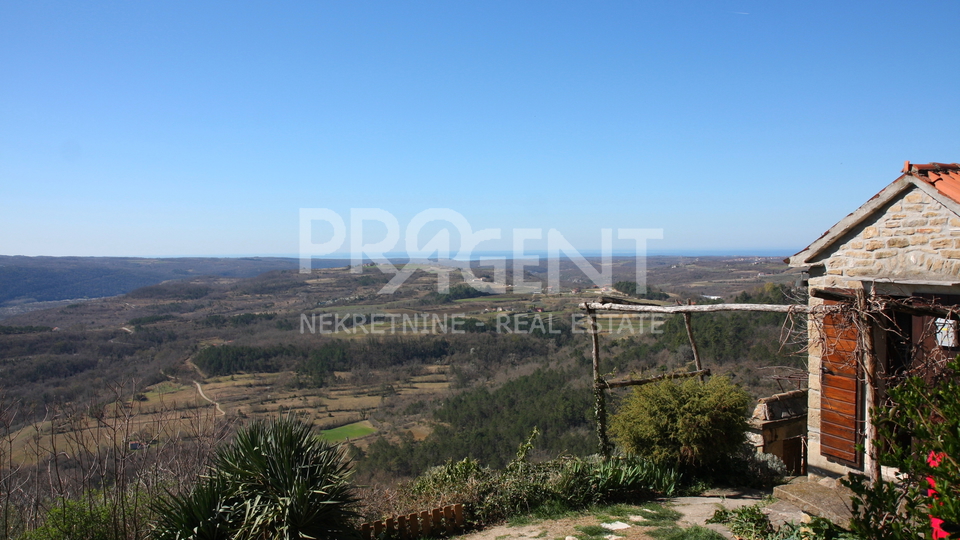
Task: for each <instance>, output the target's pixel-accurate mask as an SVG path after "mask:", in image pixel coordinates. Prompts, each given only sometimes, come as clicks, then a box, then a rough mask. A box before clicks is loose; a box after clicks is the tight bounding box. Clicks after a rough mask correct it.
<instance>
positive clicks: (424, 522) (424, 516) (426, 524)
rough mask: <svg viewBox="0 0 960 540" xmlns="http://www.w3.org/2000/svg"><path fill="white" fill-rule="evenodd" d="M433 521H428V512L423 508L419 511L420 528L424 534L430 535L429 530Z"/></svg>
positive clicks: (431, 528)
mask: <svg viewBox="0 0 960 540" xmlns="http://www.w3.org/2000/svg"><path fill="white" fill-rule="evenodd" d="M432 525H433V523H431V522H430V512H428V511H426V510H424V511H423V512H420V530H421V531H423V535H424V536H430V531H431V530H433V527H432Z"/></svg>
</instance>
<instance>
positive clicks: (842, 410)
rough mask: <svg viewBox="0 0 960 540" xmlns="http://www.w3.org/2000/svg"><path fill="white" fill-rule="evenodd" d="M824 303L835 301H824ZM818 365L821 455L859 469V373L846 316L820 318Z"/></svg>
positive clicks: (854, 330)
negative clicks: (821, 325)
mask: <svg viewBox="0 0 960 540" xmlns="http://www.w3.org/2000/svg"><path fill="white" fill-rule="evenodd" d="M825 303H826V304H835V303H836V302H830V301H826V302H825ZM823 332H824V340H823V344H822V345H823V353H822V355H821V366H820V454H821V455H823V456H825V457H827V458H828V459H831V460H834V461H839V462H842V463H844V464H846V465H853V466H855V467H860V466H862V464H863V453H862V452H859V451H858V450H857V444H858V443H860V442H861V441H862V435H863V406H862V396H863V388H862V384H861V382H860V381H861V379H862V376H861V374H862V371H861V367H860V363H859V362H858V361H857V338H858V332H857V327H856V326H855V325H854V321H853V316H852V315H851V314H849V313H829V314H827V315H826V316H825V317H824V318H823Z"/></svg>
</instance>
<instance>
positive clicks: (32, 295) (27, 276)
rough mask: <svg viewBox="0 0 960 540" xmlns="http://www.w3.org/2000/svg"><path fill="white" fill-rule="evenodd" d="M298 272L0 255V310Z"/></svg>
mask: <svg viewBox="0 0 960 540" xmlns="http://www.w3.org/2000/svg"><path fill="white" fill-rule="evenodd" d="M345 264H347V261H338V260H316V261H314V262H313V265H314V267H317V268H324V267H326V268H330V267H336V266H344V265H345ZM297 267H298V261H297V259H292V258H280V257H244V258H233V259H227V258H201V257H186V258H171V259H141V258H134V257H22V256H15V257H11V256H5V255H0V306H11V305H19V304H26V303H32V302H50V301H57V300H70V299H77V298H101V297H104V296H116V295H118V294H125V293H128V292H130V291H132V290H134V289H137V288H140V287H145V286H147V285H155V284H157V283H161V282H163V281H167V280H171V279H185V278H190V277H198V276H222V277H233V278H247V277H253V276H257V275H260V274H262V273H264V272H269V271H271V270H290V269H295V268H297Z"/></svg>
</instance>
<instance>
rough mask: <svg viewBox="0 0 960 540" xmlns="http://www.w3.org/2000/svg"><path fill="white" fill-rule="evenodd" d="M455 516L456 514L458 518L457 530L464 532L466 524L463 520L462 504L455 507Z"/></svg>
mask: <svg viewBox="0 0 960 540" xmlns="http://www.w3.org/2000/svg"><path fill="white" fill-rule="evenodd" d="M453 514H454V517H455V518H456V523H457V528H458V529H460V530H461V531H462V530H463V527H464V525H465V524H466V523H465V522H464V520H463V505H462V504H455V505H453Z"/></svg>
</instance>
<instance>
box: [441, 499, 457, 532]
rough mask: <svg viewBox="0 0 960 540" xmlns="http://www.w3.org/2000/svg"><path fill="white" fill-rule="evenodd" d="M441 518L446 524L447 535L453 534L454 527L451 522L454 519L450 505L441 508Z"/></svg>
mask: <svg viewBox="0 0 960 540" xmlns="http://www.w3.org/2000/svg"><path fill="white" fill-rule="evenodd" d="M443 518H444V521H445V522H446V526H447V533H448V534H453V531H454V529H455V527H454V521H453V519H454V518H453V506H452V505H448V506H444V507H443Z"/></svg>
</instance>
